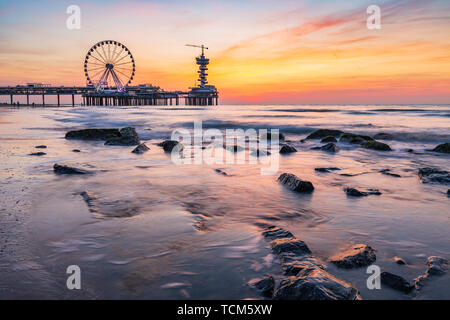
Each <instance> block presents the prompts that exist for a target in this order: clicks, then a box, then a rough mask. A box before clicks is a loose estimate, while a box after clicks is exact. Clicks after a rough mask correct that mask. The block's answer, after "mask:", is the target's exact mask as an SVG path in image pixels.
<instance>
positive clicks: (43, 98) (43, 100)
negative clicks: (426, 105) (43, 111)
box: [42, 94, 45, 106]
mask: <svg viewBox="0 0 450 320" xmlns="http://www.w3.org/2000/svg"><path fill="white" fill-rule="evenodd" d="M42 105H43V106H45V94H43V95H42Z"/></svg>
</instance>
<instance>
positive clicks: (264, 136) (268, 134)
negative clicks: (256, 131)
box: [260, 131, 285, 140]
mask: <svg viewBox="0 0 450 320" xmlns="http://www.w3.org/2000/svg"><path fill="white" fill-rule="evenodd" d="M272 138H276V134H272V132H270V131H267V132H266V133H264V134H262V135H261V136H260V139H261V140H272ZM284 139H285V136H284V134H282V133H281V132H279V133H278V140H284Z"/></svg>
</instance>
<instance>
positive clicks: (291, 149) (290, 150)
mask: <svg viewBox="0 0 450 320" xmlns="http://www.w3.org/2000/svg"><path fill="white" fill-rule="evenodd" d="M294 152H297V149H295V148H294V147H293V146H290V145H287V144H284V145H283V146H281V148H280V153H294Z"/></svg>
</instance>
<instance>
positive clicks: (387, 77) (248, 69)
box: [0, 0, 450, 104]
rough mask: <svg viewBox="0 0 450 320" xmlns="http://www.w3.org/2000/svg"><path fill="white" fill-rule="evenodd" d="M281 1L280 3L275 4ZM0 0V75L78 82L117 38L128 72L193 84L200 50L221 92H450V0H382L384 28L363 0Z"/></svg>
mask: <svg viewBox="0 0 450 320" xmlns="http://www.w3.org/2000/svg"><path fill="white" fill-rule="evenodd" d="M280 3H283V5H280ZM69 4H70V3H69V1H58V2H54V1H39V2H38V3H33V4H29V3H27V2H25V1H17V2H14V3H10V2H7V1H3V0H1V1H0V18H1V21H0V26H1V29H0V37H1V38H2V48H1V49H0V68H1V72H0V85H16V84H24V83H26V82H44V83H51V84H55V85H57V84H58V85H59V84H60V85H84V84H85V79H84V73H83V72H82V66H83V61H84V56H85V55H86V52H87V50H88V49H89V48H90V47H91V46H92V45H93V44H94V43H96V42H98V41H101V40H106V39H114V40H117V41H120V42H122V43H124V44H125V45H126V46H127V47H128V48H130V50H131V52H132V53H133V55H134V58H135V60H136V68H137V71H136V77H135V81H134V82H133V84H140V83H152V84H154V85H157V86H160V87H162V88H163V89H166V90H186V89H187V88H188V87H191V86H194V85H195V79H196V78H197V72H196V71H197V66H196V65H195V63H194V57H195V56H197V55H198V53H199V52H198V51H197V50H196V49H194V48H186V47H185V46H184V45H185V44H186V43H205V44H207V46H208V47H209V48H210V50H209V51H208V52H207V53H206V55H207V57H208V58H210V59H211V64H210V66H209V72H208V73H209V81H210V83H211V84H214V85H215V86H216V87H217V88H218V89H219V92H220V96H221V101H222V103H284V104H294V103H317V104H320V103H417V104H419V103H449V101H450V89H449V88H450V72H449V71H450V55H449V52H450V38H449V37H448V35H449V34H450V33H449V32H450V19H449V17H448V15H449V13H450V10H449V9H450V3H448V1H441V0H433V1H427V2H423V1H418V0H400V1H387V0H385V1H381V3H380V7H381V10H382V11H381V12H382V29H381V30H368V29H367V28H366V19H367V17H368V15H367V14H366V8H367V6H368V5H370V4H371V3H370V1H361V2H360V4H358V5H351V4H349V3H347V2H345V1H340V2H337V1H332V0H323V1H312V0H308V1H288V0H286V1H284V0H283V1H268V0H264V1H255V0H251V1H246V2H242V1H237V0H236V1H226V2H225V1H223V2H220V1H216V2H209V1H201V0H199V1H195V2H192V3H184V2H180V1H169V2H160V1H139V0H135V1H130V2H128V1H127V2H126V3H124V2H119V1H110V2H108V5H106V4H105V2H104V1H80V4H79V5H80V7H81V10H82V11H81V12H82V27H81V29H80V30H68V29H67V28H66V27H65V20H66V19H67V14H66V12H65V10H66V8H67V6H68V5H69Z"/></svg>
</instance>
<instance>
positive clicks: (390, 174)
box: [380, 169, 401, 178]
mask: <svg viewBox="0 0 450 320" xmlns="http://www.w3.org/2000/svg"><path fill="white" fill-rule="evenodd" d="M380 173H382V174H384V175H387V176H391V177H395V178H401V175H399V174H396V173H392V172H391V169H383V170H380Z"/></svg>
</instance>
